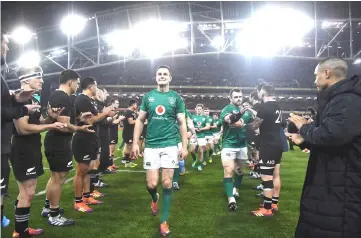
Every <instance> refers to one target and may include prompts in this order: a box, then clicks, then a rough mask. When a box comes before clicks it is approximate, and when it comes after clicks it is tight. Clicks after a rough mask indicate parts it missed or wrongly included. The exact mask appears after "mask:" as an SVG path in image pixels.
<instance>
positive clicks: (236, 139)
mask: <svg viewBox="0 0 361 238" xmlns="http://www.w3.org/2000/svg"><path fill="white" fill-rule="evenodd" d="M240 110H241V108H238V107H236V106H235V105H233V104H229V105H227V106H226V107H225V108H223V110H222V112H221V116H220V119H221V120H222V122H223V121H224V118H225V117H226V116H227V115H229V114H232V113H238V112H240ZM252 119H253V116H252V113H250V112H248V111H246V112H245V113H244V114H243V115H242V120H243V121H244V123H245V124H247V123H248V122H250V121H251V120H252ZM222 140H223V148H244V147H246V146H247V138H246V128H244V127H242V128H239V127H238V128H237V127H235V126H233V125H229V124H228V123H224V125H223V137H222Z"/></svg>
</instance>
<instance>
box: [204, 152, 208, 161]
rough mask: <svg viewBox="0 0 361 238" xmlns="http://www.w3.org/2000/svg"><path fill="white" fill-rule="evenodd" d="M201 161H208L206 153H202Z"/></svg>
mask: <svg viewBox="0 0 361 238" xmlns="http://www.w3.org/2000/svg"><path fill="white" fill-rule="evenodd" d="M203 161H208V159H207V151H203Z"/></svg>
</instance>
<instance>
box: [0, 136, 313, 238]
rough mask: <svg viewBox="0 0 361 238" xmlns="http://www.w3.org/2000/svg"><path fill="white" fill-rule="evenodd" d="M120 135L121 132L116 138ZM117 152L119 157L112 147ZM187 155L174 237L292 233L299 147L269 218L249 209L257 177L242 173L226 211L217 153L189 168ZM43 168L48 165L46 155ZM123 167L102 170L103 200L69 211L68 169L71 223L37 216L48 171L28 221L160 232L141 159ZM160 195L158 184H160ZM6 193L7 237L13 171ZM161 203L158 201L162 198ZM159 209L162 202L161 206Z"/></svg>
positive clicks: (98, 230) (286, 159)
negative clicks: (233, 207) (201, 165)
mask: <svg viewBox="0 0 361 238" xmlns="http://www.w3.org/2000/svg"><path fill="white" fill-rule="evenodd" d="M119 138H121V137H119ZM115 157H121V151H119V150H117V151H116V156H115ZM191 160H192V159H191V157H189V158H188V159H187V163H186V164H187V165H186V171H187V173H186V175H185V176H181V177H180V187H181V189H180V191H178V192H173V200H172V207H171V213H170V218H169V220H168V223H169V224H170V228H171V233H172V234H171V237H174V238H178V237H179V238H181V237H184V238H186V237H187V238H205V237H207V238H210V237H214V238H216V237H217V238H225V237H227V238H228V237H257V238H263V237H264V238H271V237H274V238H290V237H293V236H294V231H295V228H296V224H297V220H298V215H299V201H300V194H301V191H302V185H303V181H304V176H305V171H306V165H307V160H308V155H307V154H304V153H302V152H300V151H299V150H296V151H292V152H287V153H285V154H284V156H283V160H282V164H281V180H282V189H281V195H280V204H279V209H280V211H279V213H278V214H277V215H275V216H274V217H272V218H260V217H252V216H250V215H249V214H250V211H251V210H255V209H256V208H258V206H259V204H260V199H259V198H257V197H256V196H255V195H256V193H257V191H254V190H252V189H251V188H252V186H255V185H258V184H259V183H260V182H259V180H254V179H250V178H248V176H247V175H245V177H244V179H243V182H242V189H241V191H240V198H239V199H238V202H237V204H238V209H237V211H236V212H234V213H230V212H228V209H227V199H226V197H225V194H224V189H223V169H222V165H221V161H220V157H219V156H214V158H213V163H212V164H210V165H207V166H206V167H205V169H204V170H203V171H202V172H198V171H196V170H194V169H192V168H191ZM43 161H44V167H45V168H48V164H47V161H46V158H45V156H44V160H43ZM116 164H117V165H120V166H121V167H120V168H121V169H120V170H121V171H118V172H117V173H116V174H111V175H105V176H104V181H105V182H106V183H108V184H109V185H110V187H109V188H104V189H100V191H101V192H103V193H105V194H106V196H105V197H103V198H102V199H99V200H102V201H104V204H102V205H99V206H92V207H94V209H95V210H94V212H93V213H90V214H84V213H79V212H76V211H74V210H73V182H72V180H71V178H72V177H73V176H74V171H71V172H70V173H69V176H68V178H69V180H68V181H67V182H68V183H66V184H65V185H64V188H63V193H62V198H61V207H62V208H64V209H65V216H66V217H68V218H73V219H75V221H76V224H75V225H74V226H70V227H65V228H64V227H53V226H50V225H48V224H47V220H46V219H44V218H42V217H41V216H40V213H41V209H42V207H43V204H44V199H45V194H43V193H42V191H44V189H45V186H46V183H47V181H48V179H49V172H50V171H49V170H48V169H46V170H45V174H44V175H43V176H41V177H40V178H39V180H38V186H37V195H36V197H35V198H34V200H33V204H32V206H31V217H30V222H29V225H30V227H33V228H44V230H45V234H44V235H42V237H49V238H54V237H77V238H78V237H79V238H80V237H84V238H85V237H86V238H93V237H94V238H98V237H108V238H115V237H117V238H118V237H122V238H127V237H129V238H143V237H144V238H149V237H159V236H160V235H159V219H160V214H158V216H157V217H153V216H152V215H151V210H150V200H151V198H150V195H149V194H148V192H147V190H146V186H145V173H144V170H143V164H142V159H139V160H138V161H137V164H138V166H137V167H136V168H133V169H128V168H124V165H122V164H121V163H120V159H118V160H117V161H116ZM246 171H247V172H248V170H246ZM158 191H159V193H160V194H161V193H162V189H161V186H159V187H158ZM9 193H10V197H5V215H6V216H7V217H8V218H9V219H10V220H11V224H10V226H9V227H7V228H4V229H2V230H1V237H6V238H10V237H11V234H12V231H13V229H14V205H13V204H14V201H15V199H16V197H17V193H18V188H17V185H16V181H15V179H14V177H13V175H12V174H11V177H10V184H9ZM160 204H161V203H160ZM160 209H161V207H160Z"/></svg>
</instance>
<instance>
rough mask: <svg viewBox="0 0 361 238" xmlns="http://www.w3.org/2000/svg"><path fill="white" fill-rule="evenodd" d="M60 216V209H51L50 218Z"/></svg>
mask: <svg viewBox="0 0 361 238" xmlns="http://www.w3.org/2000/svg"><path fill="white" fill-rule="evenodd" d="M59 214H60V208H59V207H57V208H50V216H51V217H57V216H59Z"/></svg>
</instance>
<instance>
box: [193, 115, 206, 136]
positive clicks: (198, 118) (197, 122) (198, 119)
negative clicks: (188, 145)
mask: <svg viewBox="0 0 361 238" xmlns="http://www.w3.org/2000/svg"><path fill="white" fill-rule="evenodd" d="M192 120H193V125H194V128H203V127H205V126H206V124H207V117H206V116H204V115H197V114H193V115H192ZM205 136H206V135H205V133H204V131H200V132H198V131H197V137H198V138H205Z"/></svg>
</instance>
